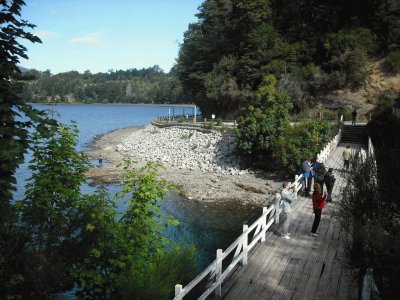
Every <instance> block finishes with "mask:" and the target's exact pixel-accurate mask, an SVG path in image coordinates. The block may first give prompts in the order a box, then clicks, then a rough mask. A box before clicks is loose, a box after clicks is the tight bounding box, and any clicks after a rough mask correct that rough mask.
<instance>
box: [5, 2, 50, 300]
mask: <svg viewBox="0 0 400 300" xmlns="http://www.w3.org/2000/svg"><path fill="white" fill-rule="evenodd" d="M23 5H24V1H21V0H10V1H1V10H0V57H1V59H0V298H2V299H3V298H4V299H5V298H7V297H8V296H10V297H12V296H14V295H15V296H16V297H17V296H18V293H17V292H15V287H17V286H19V285H20V284H21V283H23V282H24V280H25V278H24V276H23V275H22V274H21V273H22V272H20V270H19V267H20V266H21V265H22V266H23V267H25V268H29V264H27V265H24V264H23V261H27V260H25V258H26V257H25V256H23V255H22V256H20V255H19V253H20V251H22V253H23V251H24V246H25V245H24V243H25V239H24V232H23V231H21V230H20V228H18V227H17V226H15V224H16V223H15V222H16V220H17V219H18V215H17V210H16V208H15V206H14V205H13V202H12V193H13V191H14V190H15V183H16V178H15V171H16V169H17V168H18V166H19V165H20V164H21V163H22V162H23V161H24V154H25V152H26V151H27V149H28V147H29V141H30V138H31V137H30V133H29V129H31V128H33V127H37V128H38V130H42V129H44V128H43V123H42V115H41V114H40V113H39V112H38V111H37V110H35V109H33V108H32V107H31V106H30V105H28V104H26V103H25V102H24V101H23V100H22V99H21V98H20V97H18V93H19V92H20V90H21V84H20V83H19V79H20V70H19V68H18V64H19V63H20V59H21V58H25V59H27V58H28V57H27V55H26V48H25V47H24V46H23V45H22V44H23V43H24V42H32V43H35V42H40V39H39V38H38V37H36V36H34V35H33V34H32V33H30V32H29V31H30V30H31V29H33V28H34V27H35V26H34V25H33V24H30V23H29V22H27V21H25V20H23V19H22V18H21V9H22V6H23ZM21 258H24V259H21Z"/></svg>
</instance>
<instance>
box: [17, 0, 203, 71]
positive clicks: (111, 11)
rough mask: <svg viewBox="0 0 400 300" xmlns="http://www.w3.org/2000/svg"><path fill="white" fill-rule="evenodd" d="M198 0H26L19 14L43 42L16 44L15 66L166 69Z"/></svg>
mask: <svg viewBox="0 0 400 300" xmlns="http://www.w3.org/2000/svg"><path fill="white" fill-rule="evenodd" d="M202 1H203V0H113V1H111V0H26V1H25V2H26V6H24V7H23V9H22V13H21V17H22V19H25V20H27V21H28V22H30V23H32V24H34V25H36V26H37V27H36V28H35V29H34V30H33V33H34V34H35V35H36V36H38V37H40V39H41V40H42V43H41V44H40V43H35V44H32V43H30V42H28V41H23V42H21V43H22V44H23V45H24V46H25V47H26V48H27V54H28V56H29V59H28V60H25V59H21V63H20V65H21V66H22V67H24V68H28V69H32V68H33V69H36V70H39V71H45V70H47V69H49V70H50V72H51V73H52V74H57V73H61V72H68V71H72V70H75V71H78V72H80V73H83V72H84V71H86V70H89V71H91V72H92V73H98V72H107V71H108V70H110V69H113V70H127V69H133V68H136V69H141V68H148V67H152V66H154V65H158V66H159V67H160V68H161V69H163V70H164V71H165V72H169V70H170V69H171V67H172V66H173V65H174V64H175V59H176V58H177V56H178V50H179V44H180V43H182V41H183V34H184V32H185V31H186V30H187V29H188V25H189V23H194V22H196V21H197V18H196V16H195V14H196V13H197V12H198V7H199V6H200V5H201V3H202Z"/></svg>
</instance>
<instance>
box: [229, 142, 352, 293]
mask: <svg viewBox="0 0 400 300" xmlns="http://www.w3.org/2000/svg"><path fill="white" fill-rule="evenodd" d="M344 148H345V147H344V146H343V145H339V146H338V147H337V148H336V149H335V151H334V152H333V153H332V154H331V155H330V156H329V158H328V161H327V162H326V163H325V165H326V167H327V168H329V167H332V168H333V169H334V170H335V172H334V173H335V176H336V178H337V180H336V184H335V187H334V189H333V196H332V199H333V201H335V200H338V199H337V196H338V195H339V194H340V190H341V189H342V187H343V186H344V184H345V180H344V178H343V177H341V176H340V175H341V174H340V172H339V170H340V169H341V168H342V152H343V150H344ZM335 205H337V204H335V202H334V203H329V204H327V205H326V207H325V209H324V210H323V212H322V219H321V223H320V226H319V231H320V235H319V237H311V236H310V235H309V233H310V231H311V225H312V222H313V218H314V214H313V209H312V201H311V199H310V198H306V197H299V198H298V200H297V203H296V204H295V208H294V211H293V212H292V222H291V225H290V228H289V232H290V233H291V239H290V240H285V239H282V238H280V236H278V235H277V234H276V232H277V230H276V228H275V230H270V231H268V232H267V234H266V240H265V242H264V243H260V244H258V246H257V247H255V249H254V250H253V251H252V253H251V254H250V255H249V261H248V265H247V266H242V267H239V268H238V269H237V270H236V271H235V272H234V273H233V274H232V276H231V278H230V279H229V280H228V281H226V283H225V284H224V285H223V287H222V296H223V299H251V300H253V299H307V300H308V299H357V282H356V281H355V280H354V278H353V276H352V274H351V273H350V272H349V271H348V270H346V269H345V268H343V267H342V265H341V263H340V260H341V259H342V257H343V249H344V244H343V237H344V234H345V233H344V232H343V230H342V229H341V228H340V224H339V223H338V221H336V220H335V219H334V218H333V212H334V210H335Z"/></svg>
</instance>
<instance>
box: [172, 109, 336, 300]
mask: <svg viewBox="0 0 400 300" xmlns="http://www.w3.org/2000/svg"><path fill="white" fill-rule="evenodd" d="M342 118H343V116H342ZM340 136H341V129H340V130H339V133H338V134H337V135H336V136H335V137H334V138H333V139H332V141H331V142H329V143H328V144H327V145H326V146H325V148H324V149H323V150H321V152H320V154H319V155H318V161H320V162H324V161H326V159H327V157H328V155H329V154H330V153H331V151H333V150H334V149H335V148H336V146H337V144H338V143H339V141H340ZM302 178H303V175H302V174H301V175H296V177H295V180H294V182H293V183H292V185H291V187H293V188H294V189H295V190H296V191H298V190H300V187H301V185H302V182H303V180H302ZM274 198H275V201H274V203H273V204H271V205H270V206H269V207H268V208H267V207H263V213H262V215H261V217H259V218H258V219H257V220H256V221H255V222H254V223H253V224H252V225H250V226H248V225H243V233H242V234H241V235H240V236H239V237H238V238H237V239H236V240H235V241H234V242H233V243H232V244H231V245H230V246H229V247H228V248H227V249H226V250H225V251H222V249H218V250H217V257H216V259H215V260H214V261H213V262H212V263H211V264H210V265H209V266H208V267H207V268H206V269H204V270H203V271H202V272H201V273H200V274H199V275H198V276H197V277H196V278H195V279H193V280H192V281H191V282H190V283H189V284H188V285H187V286H185V287H182V285H180V284H177V285H175V298H174V300H181V299H183V297H184V296H186V295H187V294H188V293H189V292H190V291H191V290H192V289H193V288H194V287H195V286H197V285H198V284H199V283H200V282H201V281H202V280H203V279H204V278H206V277H207V276H208V278H209V279H210V278H212V280H211V282H210V281H209V284H208V286H207V288H206V290H205V291H204V293H203V294H202V295H201V296H200V297H199V298H198V299H201V300H202V299H206V298H207V297H208V296H209V295H210V294H211V293H212V292H214V291H215V295H216V296H217V297H220V296H221V285H222V283H223V282H224V280H225V279H227V278H228V277H229V275H230V273H231V272H232V271H233V270H234V268H235V267H236V266H237V264H238V263H241V264H242V265H247V260H248V253H249V252H250V251H251V249H253V248H254V246H255V245H256V244H257V242H258V241H261V242H265V233H266V231H267V230H268V229H269V228H270V227H271V226H272V224H273V223H274V222H278V221H279V215H280V212H281V211H280V207H281V202H282V200H281V196H280V193H278V192H277V193H276V195H275V196H274ZM269 200H272V199H269ZM253 232H254V233H253ZM234 250H235V252H234V254H233V258H232V262H231V263H230V264H229V265H228V266H227V267H226V268H225V270H223V261H224V259H225V258H227V257H228V256H229V255H230V254H231V253H233V251H234Z"/></svg>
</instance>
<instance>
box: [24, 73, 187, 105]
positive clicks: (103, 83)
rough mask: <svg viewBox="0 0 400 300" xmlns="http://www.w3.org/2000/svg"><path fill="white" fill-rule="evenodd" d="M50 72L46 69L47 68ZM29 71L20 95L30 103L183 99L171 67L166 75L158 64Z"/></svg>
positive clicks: (174, 100) (137, 101)
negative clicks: (104, 70) (102, 70)
mask: <svg viewBox="0 0 400 300" xmlns="http://www.w3.org/2000/svg"><path fill="white" fill-rule="evenodd" d="M48 72H49V71H48ZM45 73H46V72H39V71H37V70H30V71H29V72H28V73H26V74H25V76H27V77H34V78H35V79H36V80H33V81H31V82H29V83H28V84H26V85H25V86H24V89H23V91H22V94H21V96H22V97H23V98H24V100H27V101H31V102H49V101H57V102H83V103H96V102H97V103H115V102H123V103H163V102H173V103H181V102H184V101H186V98H185V95H184V93H183V91H182V87H181V85H180V83H179V81H178V79H177V77H176V75H175V71H174V70H171V72H170V73H168V74H166V73H164V71H163V70H161V69H160V68H159V67H158V66H153V67H150V68H146V69H141V70H137V69H129V70H126V71H123V70H117V71H113V70H110V71H109V72H107V73H97V74H91V73H90V72H89V71H86V72H84V73H82V74H81V73H79V72H77V71H71V72H65V73H59V74H56V75H52V76H48V75H46V74H45Z"/></svg>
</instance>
